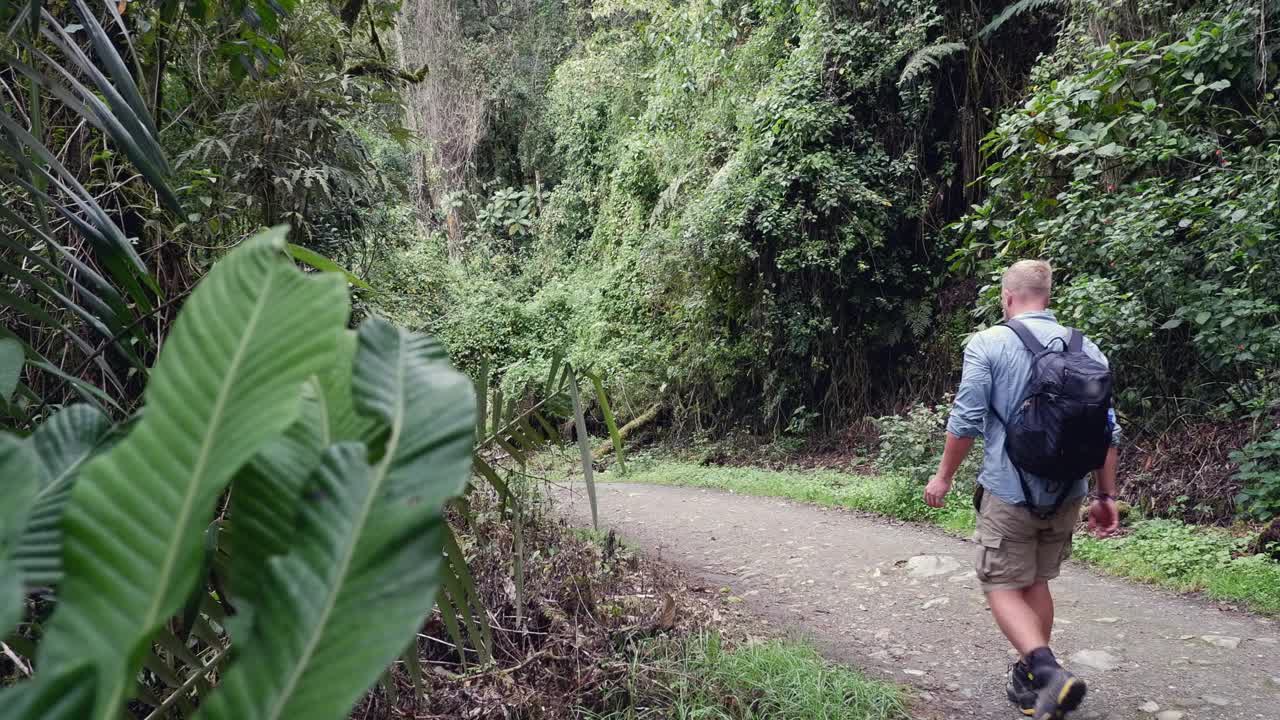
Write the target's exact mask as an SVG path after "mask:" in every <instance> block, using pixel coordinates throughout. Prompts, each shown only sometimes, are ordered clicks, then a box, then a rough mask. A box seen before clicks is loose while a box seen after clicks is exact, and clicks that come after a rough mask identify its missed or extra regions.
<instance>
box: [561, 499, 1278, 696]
mask: <svg viewBox="0 0 1280 720" xmlns="http://www.w3.org/2000/svg"><path fill="white" fill-rule="evenodd" d="M558 494H559V499H560V501H561V509H562V511H563V512H565V513H566V514H567V515H568V516H569V517H570V518H572V519H573V520H574V521H575V522H578V523H581V524H588V525H589V524H590V522H591V515H590V510H589V507H588V505H587V503H586V498H585V494H584V493H583V492H582V490H581V488H580V487H578V488H574V489H569V490H561V491H559V492H558ZM599 494H600V498H599V509H600V524H601V527H602V528H613V529H615V530H617V531H618V533H619V534H620V535H621V536H622V537H623V538H625V539H626V540H627V541H629V542H631V543H633V544H635V545H637V546H639V547H640V548H642V549H644V550H646V551H647V552H650V553H652V554H654V555H656V556H659V557H661V558H662V559H665V560H667V561H670V562H674V563H676V564H678V565H681V566H683V567H684V568H685V569H686V570H688V571H689V572H691V573H692V574H693V575H694V576H697V577H701V578H702V579H703V580H704V581H705V582H708V583H714V584H716V585H719V586H725V587H728V588H729V589H730V592H731V593H732V594H733V596H734V597H736V598H741V600H742V602H743V603H744V606H745V607H746V608H747V609H748V610H749V611H751V612H752V613H753V614H754V615H756V616H758V617H760V618H762V619H763V620H764V621H766V622H767V623H769V624H770V625H771V626H774V627H779V628H783V629H785V630H787V631H793V632H799V633H800V634H802V635H804V636H806V637H808V638H811V639H812V640H813V641H814V642H815V643H816V644H817V645H818V647H819V648H820V649H821V650H822V651H823V652H824V653H825V654H826V655H827V656H828V657H829V658H831V659H833V660H837V661H842V662H848V663H850V664H852V665H855V666H857V667H859V668H861V669H863V670H864V671H866V672H868V673H870V674H873V675H879V676H881V677H884V678H888V679H892V680H895V681H898V682H902V683H906V684H909V685H912V686H915V687H916V688H918V690H919V693H920V695H921V696H922V697H923V698H924V700H925V701H924V702H921V703H919V707H921V708H934V710H929V711H926V712H924V713H923V714H922V717H929V718H948V720H950V719H953V718H983V719H984V720H986V719H988V718H1015V717H1021V716H1020V715H1019V714H1018V713H1016V712H1015V711H1013V709H1012V708H1011V706H1010V705H1009V704H1008V703H1007V701H1006V700H1005V699H1004V684H1003V683H1004V672H1005V669H1006V667H1007V664H1008V662H1009V655H1010V654H1011V651H1010V650H1009V649H1008V645H1007V644H1006V643H1005V640H1004V638H1003V637H1001V636H1000V634H999V632H998V631H997V630H996V628H995V625H994V623H993V622H992V620H991V618H990V615H989V614H988V612H987V609H986V605H985V603H984V601H983V596H982V594H981V593H980V592H979V590H978V587H977V583H976V580H975V579H974V577H973V572H972V566H971V557H972V556H973V554H974V550H973V546H972V545H970V544H968V543H966V542H965V541H963V540H960V539H957V538H954V537H951V536H948V535H946V534H944V533H942V532H941V531H938V530H936V529H934V528H929V527H923V526H919V525H911V524H902V523H895V522H891V521H886V520H883V519H879V518H874V517H869V516H865V515H862V514H857V513H851V512H846V511H841V510H830V509H824V508H818V507H814V506H810V505H804V504H798V503H795V502H790V501H782V500H776V499H768V498H756V497H746V496H741V495H735V494H732V493H723V492H717V491H713V490H702V489H696V488H680V487H665V486H652V485H626V484H607V485H601V486H599ZM1054 592H1055V596H1056V597H1057V601H1058V617H1059V621H1058V625H1057V628H1056V630H1055V632H1054V648H1055V650H1056V651H1057V652H1058V654H1059V656H1060V657H1062V658H1064V659H1065V660H1066V662H1067V664H1068V665H1069V666H1070V667H1072V668H1073V669H1074V670H1075V671H1076V672H1077V674H1079V675H1081V676H1082V677H1084V678H1085V679H1087V680H1088V681H1089V683H1090V693H1089V697H1088V699H1087V700H1086V702H1085V705H1084V706H1083V707H1082V708H1081V710H1080V711H1079V712H1077V713H1075V714H1074V715H1073V716H1072V718H1073V720H1076V719H1077V718H1078V719H1080V720H1089V719H1095V720H1097V719H1105V720H1131V719H1135V720H1136V719H1142V720H1208V719H1210V718H1213V719H1221V720H1244V719H1246V718H1247V719H1249V720H1253V719H1255V718H1266V719H1267V720H1280V628H1278V627H1277V625H1276V623H1274V622H1273V621H1270V620H1266V619H1263V618H1258V617H1253V616H1251V615H1248V614H1245V613H1237V612H1230V611H1223V610H1220V609H1218V608H1216V607H1214V606H1213V605H1212V604H1211V603H1208V602H1204V601H1201V600H1197V599H1195V598H1184V597H1179V596H1176V595H1173V594H1170V593H1167V592H1163V591H1160V590H1157V589H1153V588H1147V587H1143V586H1139V585H1135V584H1133V583H1129V582H1126V581H1123V580H1118V579H1115V578H1109V577H1102V576H1099V575H1096V574H1094V573H1092V572H1091V571H1089V570H1087V569H1085V568H1083V567H1081V566H1078V565H1072V566H1070V567H1068V568H1066V569H1065V570H1064V572H1063V576H1062V577H1061V578H1060V579H1059V580H1058V581H1056V582H1055V584H1054Z"/></svg>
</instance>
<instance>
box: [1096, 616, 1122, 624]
mask: <svg viewBox="0 0 1280 720" xmlns="http://www.w3.org/2000/svg"><path fill="white" fill-rule="evenodd" d="M1093 621H1094V622H1098V623H1102V624H1103V625H1111V624H1114V623H1118V622H1120V618H1118V617H1104V618H1094V620H1093Z"/></svg>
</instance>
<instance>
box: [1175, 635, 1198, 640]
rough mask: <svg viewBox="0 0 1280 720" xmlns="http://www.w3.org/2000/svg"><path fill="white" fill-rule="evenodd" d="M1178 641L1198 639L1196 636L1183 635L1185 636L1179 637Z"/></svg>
mask: <svg viewBox="0 0 1280 720" xmlns="http://www.w3.org/2000/svg"><path fill="white" fill-rule="evenodd" d="M1178 639H1179V640H1195V639H1196V636H1195V635H1183V636H1181V637H1179V638H1178Z"/></svg>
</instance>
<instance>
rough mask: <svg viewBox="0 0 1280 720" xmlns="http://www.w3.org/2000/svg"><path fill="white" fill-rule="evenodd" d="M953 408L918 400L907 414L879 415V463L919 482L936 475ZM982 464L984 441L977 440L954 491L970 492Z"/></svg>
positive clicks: (877, 425)
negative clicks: (948, 420) (922, 402)
mask: <svg viewBox="0 0 1280 720" xmlns="http://www.w3.org/2000/svg"><path fill="white" fill-rule="evenodd" d="M950 412H951V406H950V405H947V404H943V405H933V406H930V405H922V404H918V405H915V406H913V407H912V408H911V409H910V410H908V411H907V413H906V414H904V415H889V416H886V417H880V418H876V420H875V423H876V427H877V429H879V431H880V448H879V453H878V454H877V455H876V466H877V467H879V468H880V469H882V470H884V471H886V472H889V473H893V474H900V475H903V476H905V477H907V478H909V479H910V480H911V481H912V482H913V483H915V484H916V485H924V484H925V483H926V482H928V481H929V478H931V477H933V474H934V473H935V472H936V471H937V469H938V462H939V461H940V460H941V459H942V450H943V446H944V444H945V443H946V438H947V435H946V427H947V418H948V416H949V415H950ZM981 467H982V441H981V440H978V441H977V442H976V443H975V444H974V448H973V450H971V451H970V452H969V455H968V457H966V458H965V460H964V462H963V463H962V464H961V465H960V469H959V470H958V471H957V472H956V485H955V489H954V492H956V493H959V494H962V495H963V494H966V493H968V492H971V491H972V490H973V483H974V482H975V481H976V480H977V477H978V470H979V469H980V468H981Z"/></svg>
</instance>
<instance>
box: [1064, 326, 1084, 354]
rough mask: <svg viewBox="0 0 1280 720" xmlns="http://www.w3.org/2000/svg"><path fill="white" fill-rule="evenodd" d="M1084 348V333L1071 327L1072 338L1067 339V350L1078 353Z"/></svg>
mask: <svg viewBox="0 0 1280 720" xmlns="http://www.w3.org/2000/svg"><path fill="white" fill-rule="evenodd" d="M1081 350H1084V334H1083V333H1081V332H1080V331H1079V330H1076V329H1075V328H1071V338H1070V339H1069V340H1067V352H1072V353H1078V352H1080V351H1081Z"/></svg>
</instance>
